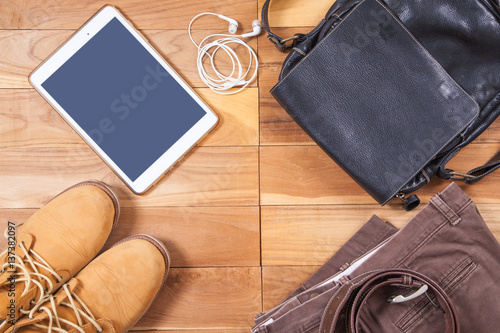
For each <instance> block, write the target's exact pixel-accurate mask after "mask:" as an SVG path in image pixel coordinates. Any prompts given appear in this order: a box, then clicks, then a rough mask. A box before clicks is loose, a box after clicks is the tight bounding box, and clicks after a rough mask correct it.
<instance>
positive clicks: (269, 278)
mask: <svg viewBox="0 0 500 333" xmlns="http://www.w3.org/2000/svg"><path fill="white" fill-rule="evenodd" d="M319 267H320V266H264V267H262V302H263V308H264V311H269V310H271V309H272V308H274V307H275V306H277V305H278V304H279V303H280V302H281V301H282V300H283V299H285V297H287V296H288V295H290V293H291V292H293V291H295V289H297V288H299V287H300V286H301V285H302V284H303V283H304V282H305V281H306V280H307V279H308V278H309V277H310V276H311V275H312V274H313V273H314V272H315V271H316V270H317V269H318V268H319Z"/></svg>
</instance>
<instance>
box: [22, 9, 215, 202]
mask: <svg viewBox="0 0 500 333" xmlns="http://www.w3.org/2000/svg"><path fill="white" fill-rule="evenodd" d="M193 66H194V64H193ZM30 82H31V85H32V86H33V87H34V88H35V89H36V90H38V92H39V93H40V94H41V95H42V96H43V97H44V98H45V99H46V100H47V101H48V102H49V103H50V104H51V105H52V106H53V107H54V108H55V109H56V110H57V111H58V112H59V113H60V114H61V116H62V117H63V118H64V119H65V120H66V121H67V122H68V123H69V124H70V125H71V126H72V127H73V129H75V130H76V131H77V132H78V134H80V136H81V137H82V138H83V139H84V140H85V141H86V142H87V143H88V144H89V145H90V146H91V147H92V149H94V151H96V152H97V154H99V155H100V157H101V158H102V159H103V160H104V161H105V162H106V163H107V164H108V165H109V166H110V167H111V168H112V169H113V171H114V172H115V173H116V174H117V175H118V176H119V177H120V178H121V179H122V180H123V181H124V182H125V183H126V184H127V186H128V187H130V189H131V190H132V191H134V192H135V193H137V194H139V193H143V192H145V191H146V190H147V189H149V188H150V187H151V186H152V185H153V184H154V183H155V182H156V181H157V180H159V179H160V177H161V176H162V175H163V174H165V173H166V172H167V171H168V169H170V168H171V167H172V166H173V165H174V164H175V163H176V162H177V161H178V160H179V159H181V158H182V157H183V156H184V155H185V154H186V153H187V152H188V151H189V150H190V149H191V148H192V147H193V146H195V145H196V143H197V142H198V141H199V140H200V139H202V138H203V137H204V136H205V135H206V134H207V133H208V132H209V131H210V130H211V129H212V128H214V127H215V125H216V124H217V122H218V117H217V115H216V114H215V113H214V112H213V111H211V110H210V109H209V108H208V106H207V105H206V104H205V103H204V102H203V101H202V100H201V98H200V97H199V96H198V95H197V94H196V93H195V92H194V91H193V90H192V89H191V88H190V87H189V86H188V85H187V84H186V82H184V81H183V80H182V79H181V78H180V77H179V75H178V74H177V73H176V72H175V71H174V70H173V69H172V68H171V67H170V66H169V65H168V64H167V62H166V61H165V60H164V59H163V58H162V57H161V56H160V55H159V54H158V53H157V52H156V51H155V50H154V49H153V47H152V46H151V45H149V43H148V42H147V41H146V40H145V39H144V37H142V35H141V34H140V33H138V32H137V31H136V30H135V29H134V28H133V27H132V25H131V24H130V23H129V22H128V21H127V20H126V19H125V18H124V17H123V16H122V15H121V14H120V13H119V12H118V11H117V10H116V9H115V8H114V7H112V6H106V7H104V8H103V9H101V10H100V11H99V12H98V13H97V14H96V15H94V16H93V17H92V18H91V19H90V20H89V21H88V22H87V23H86V24H85V25H84V26H83V27H81V28H80V29H79V30H78V31H77V32H76V33H75V34H74V35H73V36H72V37H71V38H70V39H69V40H68V41H67V42H66V43H65V44H64V45H63V46H61V47H60V48H59V49H58V50H57V51H55V52H54V53H53V54H52V55H51V56H50V57H49V58H48V59H47V60H45V62H44V63H42V64H41V65H40V66H39V67H38V68H36V69H35V70H34V71H33V73H31V75H30Z"/></svg>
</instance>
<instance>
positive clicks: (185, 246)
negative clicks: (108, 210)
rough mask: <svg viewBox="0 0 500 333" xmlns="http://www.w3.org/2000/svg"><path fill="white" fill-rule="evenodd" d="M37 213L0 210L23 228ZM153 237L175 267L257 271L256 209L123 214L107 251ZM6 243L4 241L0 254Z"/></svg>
mask: <svg viewBox="0 0 500 333" xmlns="http://www.w3.org/2000/svg"><path fill="white" fill-rule="evenodd" d="M35 211H36V209H0V221H1V222H0V230H4V228H5V227H7V224H6V221H13V222H15V223H23V222H25V221H26V220H27V219H28V218H29V217H30V216H31V215H32V214H33V213H34V212H35ZM143 233H145V234H150V235H153V236H155V237H156V238H158V239H160V240H161V241H163V242H164V243H165V245H166V246H167V248H168V249H169V252H170V256H171V258H172V263H171V266H172V267H215V266H259V265H260V234H259V209H258V207H149V208H124V209H123V210H122V212H121V216H120V220H119V222H118V225H117V227H116V229H115V230H114V231H113V232H112V234H111V236H110V238H109V240H108V242H107V244H106V246H105V249H107V248H109V247H110V246H111V245H113V244H115V243H116V242H118V241H120V240H122V239H124V238H126V237H129V236H132V235H136V234H143ZM5 246H6V239H5V238H3V237H1V238H0V249H2V248H4V247H5Z"/></svg>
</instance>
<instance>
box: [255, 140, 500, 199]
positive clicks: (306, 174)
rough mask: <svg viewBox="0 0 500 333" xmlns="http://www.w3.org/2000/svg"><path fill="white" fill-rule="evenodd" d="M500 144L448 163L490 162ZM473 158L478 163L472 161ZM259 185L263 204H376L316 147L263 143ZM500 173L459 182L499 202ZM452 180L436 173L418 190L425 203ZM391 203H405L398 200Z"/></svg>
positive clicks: (466, 166)
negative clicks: (476, 180) (496, 187)
mask: <svg viewBox="0 0 500 333" xmlns="http://www.w3.org/2000/svg"><path fill="white" fill-rule="evenodd" d="M498 148H499V146H498V144H496V143H494V144H471V145H469V146H467V147H465V148H464V149H463V151H462V152H460V153H459V154H458V155H457V156H456V157H455V158H453V160H452V161H451V163H450V164H449V168H451V169H454V170H456V171H458V172H464V173H465V172H467V171H469V170H470V169H472V168H473V167H477V166H479V165H480V164H482V163H485V162H486V161H487V160H488V158H489V157H491V156H493V154H494V153H496V152H497V151H498ZM472 161H474V162H472ZM260 173H261V176H260V186H261V203H262V204H263V205H304V204H374V203H375V200H374V199H372V198H371V197H370V196H369V195H368V194H367V193H366V192H365V191H364V190H363V189H362V188H361V187H360V186H359V185H357V184H356V183H355V182H354V181H353V180H352V179H351V178H350V177H349V176H348V175H347V174H346V173H345V172H344V171H342V170H341V169H340V167H338V166H337V165H336V164H335V163H334V162H333V161H332V160H331V159H330V158H329V157H328V156H327V155H326V153H325V152H323V151H322V150H321V149H320V148H319V147H317V146H264V147H261V148H260ZM499 180H500V172H497V173H492V174H491V175H489V176H488V178H487V179H486V180H483V181H482V182H480V183H478V184H474V185H465V184H463V183H459V185H460V186H462V187H463V188H464V189H465V190H466V191H467V193H468V194H469V195H471V196H472V197H473V198H474V200H475V201H477V202H484V203H488V202H489V203H498V195H497V194H496V192H495V188H494V186H495V185H494V184H495V182H496V181H499ZM449 184H450V182H449V181H446V180H441V179H438V178H437V177H435V178H434V179H433V180H432V181H431V183H430V184H428V185H426V186H424V187H423V188H421V189H420V190H418V192H417V194H418V196H419V197H420V199H421V200H422V201H423V202H427V201H428V200H429V199H430V197H431V196H433V195H434V194H435V193H436V192H439V191H440V190H443V189H444V188H445V187H446V186H448V185H449ZM389 205H395V206H396V207H397V206H400V202H398V200H397V199H394V200H392V201H391V202H390V203H389Z"/></svg>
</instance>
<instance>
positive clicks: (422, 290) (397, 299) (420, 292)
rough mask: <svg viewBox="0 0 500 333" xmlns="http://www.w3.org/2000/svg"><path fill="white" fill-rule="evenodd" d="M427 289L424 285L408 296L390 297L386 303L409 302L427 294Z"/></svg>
mask: <svg viewBox="0 0 500 333" xmlns="http://www.w3.org/2000/svg"><path fill="white" fill-rule="evenodd" d="M428 289H429V286H427V285H426V284H424V285H423V286H422V287H420V288H419V289H418V290H416V291H412V292H410V293H409V294H407V295H405V296H403V295H396V296H391V297H389V298H388V299H387V302H388V303H404V302H408V301H411V300H412V299H415V298H417V297H419V296H422V295H423V294H425V293H426V292H427V290H428Z"/></svg>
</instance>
